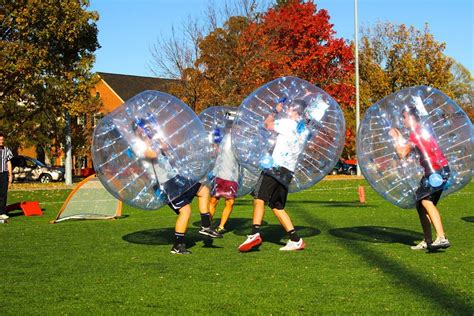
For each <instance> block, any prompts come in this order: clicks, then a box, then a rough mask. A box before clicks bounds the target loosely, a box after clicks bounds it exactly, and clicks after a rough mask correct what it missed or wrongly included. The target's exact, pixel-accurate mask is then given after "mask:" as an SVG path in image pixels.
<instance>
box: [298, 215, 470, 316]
mask: <svg viewBox="0 0 474 316" xmlns="http://www.w3.org/2000/svg"><path fill="white" fill-rule="evenodd" d="M306 216H307V217H308V218H311V222H312V224H313V225H317V226H318V227H320V228H321V229H323V230H327V231H329V232H331V233H332V234H333V235H334V236H337V235H342V236H344V237H343V238H335V239H333V240H334V241H335V242H336V243H338V244H340V246H342V247H344V248H346V249H347V250H348V251H350V252H352V253H354V254H356V255H358V256H360V257H361V259H362V260H364V261H365V262H366V263H367V264H368V265H369V266H373V267H376V268H378V269H380V270H381V271H383V273H384V274H386V275H389V276H390V277H391V278H393V279H394V280H397V281H398V282H397V283H398V284H399V286H401V287H403V288H405V289H406V290H408V291H410V292H412V293H413V294H415V295H417V296H419V297H420V302H422V301H423V300H426V301H429V302H430V303H432V304H434V305H436V306H438V307H439V308H440V309H442V310H443V311H444V312H445V313H446V314H453V315H472V314H473V311H474V309H473V307H472V306H471V305H470V304H469V302H470V300H469V298H468V297H467V294H464V293H460V292H459V291H456V290H455V289H452V288H450V287H449V286H447V285H446V284H441V283H437V282H436V281H435V280H433V279H432V278H431V277H430V275H429V273H420V272H415V271H413V270H411V269H410V268H407V267H406V266H403V265H402V264H401V263H400V262H398V261H397V260H395V259H392V258H391V257H389V256H387V255H385V254H383V253H381V252H380V251H378V250H374V249H370V248H368V246H367V243H362V242H358V241H359V240H364V239H367V238H368V237H369V236H370V237H371V238H377V239H379V240H394V241H395V242H400V241H401V242H402V243H404V242H408V241H410V240H413V238H414V237H415V236H419V235H417V234H416V235H412V232H410V231H404V230H399V229H393V228H387V227H385V229H388V231H387V230H383V229H384V227H369V228H367V227H355V229H354V227H352V228H349V229H336V228H333V227H331V225H330V224H329V223H328V222H326V221H325V220H323V219H321V218H317V217H315V216H314V215H313V214H309V213H306ZM381 228H382V231H380V229H381ZM407 232H408V233H407ZM354 235H355V236H358V237H355V236H354ZM338 237H339V236H338ZM346 237H347V238H346ZM353 237H355V238H353ZM370 237H369V238H370ZM400 237H401V239H397V238H400ZM416 238H417V237H416ZM407 251H410V250H409V249H407ZM435 253H436V252H435ZM431 254H432V253H431Z"/></svg>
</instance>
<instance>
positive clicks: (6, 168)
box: [0, 133, 13, 219]
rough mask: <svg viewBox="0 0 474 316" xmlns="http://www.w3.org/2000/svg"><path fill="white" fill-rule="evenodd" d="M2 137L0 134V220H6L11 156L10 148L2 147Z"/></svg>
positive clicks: (11, 178) (10, 180)
mask: <svg viewBox="0 0 474 316" xmlns="http://www.w3.org/2000/svg"><path fill="white" fill-rule="evenodd" d="M4 138H5V137H4V136H3V134H2V133H0V219H8V215H7V214H6V206H7V194H8V186H9V185H10V183H12V181H13V173H12V163H11V161H10V160H11V159H12V158H13V154H12V152H11V150H10V148H8V147H6V146H5V145H4V143H3V142H4Z"/></svg>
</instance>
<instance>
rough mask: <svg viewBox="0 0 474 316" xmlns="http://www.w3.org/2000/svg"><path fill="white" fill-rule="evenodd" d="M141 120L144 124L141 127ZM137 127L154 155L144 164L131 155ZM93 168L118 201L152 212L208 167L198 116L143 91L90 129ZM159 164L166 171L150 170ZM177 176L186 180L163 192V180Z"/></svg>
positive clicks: (160, 94) (166, 97) (172, 101)
mask: <svg viewBox="0 0 474 316" xmlns="http://www.w3.org/2000/svg"><path fill="white" fill-rule="evenodd" d="M144 122H145V123H144ZM137 125H138V126H139V127H140V128H143V135H144V138H146V139H147V140H146V141H147V142H148V143H149V144H150V146H151V147H152V150H153V151H154V152H155V153H157V154H158V159H154V160H153V161H150V160H149V159H143V157H142V156H141V155H139V154H137V150H136V148H139V147H140V146H138V144H140V141H141V140H140V139H139V137H138V136H137V133H136V130H137ZM92 157H93V163H94V169H95V171H96V173H97V175H98V177H99V179H100V181H101V182H102V184H103V185H104V186H105V187H106V188H107V190H108V191H109V192H110V193H112V194H113V195H114V196H115V197H116V198H118V199H120V200H122V201H123V202H125V203H127V204H129V205H131V206H134V207H138V208H141V209H145V210H155V209H158V208H160V207H161V206H163V205H166V204H167V203H168V202H170V201H172V200H173V199H174V198H176V197H178V196H179V195H180V194H182V193H184V192H185V191H186V190H187V189H189V188H190V187H191V186H192V185H193V184H195V183H197V182H198V181H199V180H200V179H201V178H203V177H204V176H205V175H206V174H207V173H208V172H209V170H210V168H211V154H210V151H209V146H208V139H207V133H206V130H205V129H204V126H203V124H202V122H201V120H200V119H199V118H198V116H197V115H196V114H195V113H194V112H193V111H192V110H191V109H190V108H189V107H188V106H187V105H186V104H185V103H183V102H182V101H181V100H179V99H178V98H176V97H174V96H172V95H169V94H166V93H163V92H159V91H144V92H142V93H140V94H138V95H136V96H134V97H133V98H131V99H130V100H128V101H126V102H125V103H124V104H122V105H121V106H119V107H118V108H116V109H115V110H114V111H112V112H111V113H109V114H108V115H106V116H105V117H104V118H102V120H101V121H100V122H99V124H98V125H97V126H96V127H95V130H94V134H93V143H92ZM157 161H162V162H165V166H167V168H159V167H155V166H157V165H158V164H159V163H160V162H157ZM176 175H179V176H181V177H182V178H184V179H186V180H187V181H186V182H185V184H183V185H181V186H179V187H178V188H177V189H175V190H174V191H173V192H163V182H164V180H163V181H161V183H160V181H158V179H165V180H166V179H168V178H170V177H173V176H176Z"/></svg>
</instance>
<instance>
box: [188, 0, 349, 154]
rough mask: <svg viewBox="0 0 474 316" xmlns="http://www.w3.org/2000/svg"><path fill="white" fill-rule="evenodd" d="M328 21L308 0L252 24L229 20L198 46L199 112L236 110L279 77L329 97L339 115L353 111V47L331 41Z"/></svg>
mask: <svg viewBox="0 0 474 316" xmlns="http://www.w3.org/2000/svg"><path fill="white" fill-rule="evenodd" d="M329 19H330V16H329V13H328V12H327V11H326V10H317V7H316V4H314V3H313V2H312V1H308V2H303V1H299V0H289V1H286V2H284V3H280V4H278V5H276V6H274V7H273V8H270V9H269V10H267V11H266V12H264V13H262V14H260V15H259V16H258V17H257V18H256V19H254V20H250V19H248V18H245V17H231V18H229V19H228V20H227V22H226V23H225V24H224V26H223V27H222V28H217V29H215V30H214V31H213V32H211V33H210V34H209V35H207V36H206V37H204V38H203V39H202V40H201V41H200V42H199V58H198V59H197V61H196V65H195V66H196V68H197V69H199V71H200V73H201V76H195V77H194V78H196V79H197V80H200V85H201V86H202V87H204V88H203V89H202V90H201V95H200V96H201V99H200V103H201V104H199V106H198V108H200V109H202V108H205V107H206V106H210V105H217V104H227V105H238V104H239V103H240V102H241V101H242V100H243V98H244V97H245V96H246V95H248V94H249V93H251V92H252V91H253V90H255V89H256V88H257V87H259V86H261V85H263V84H265V83H266V82H269V81H271V80H273V79H275V78H277V77H281V76H296V77H299V78H301V79H305V80H307V81H309V82H311V83H313V84H315V85H317V86H319V87H321V88H322V89H324V90H325V91H326V92H328V93H329V94H330V95H331V96H332V97H333V98H334V99H336V101H337V102H338V103H339V104H340V105H341V107H342V108H343V110H345V109H349V108H352V107H353V105H354V99H353V96H354V85H353V75H354V63H353V48H352V46H351V45H350V44H348V43H347V42H346V41H345V40H344V39H342V38H336V37H335V31H334V30H333V25H332V24H331V23H330V22H329ZM345 112H347V111H345ZM348 113H353V111H349V112H348ZM349 121H350V119H349ZM353 125H354V124H348V127H349V129H348V132H347V133H346V136H347V137H346V141H347V144H346V145H348V146H347V147H348V148H349V152H348V153H346V154H351V153H353V152H354V149H355V148H354V136H355V131H354V130H352V129H353V128H354V127H353Z"/></svg>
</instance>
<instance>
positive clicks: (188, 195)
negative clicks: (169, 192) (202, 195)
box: [165, 181, 201, 215]
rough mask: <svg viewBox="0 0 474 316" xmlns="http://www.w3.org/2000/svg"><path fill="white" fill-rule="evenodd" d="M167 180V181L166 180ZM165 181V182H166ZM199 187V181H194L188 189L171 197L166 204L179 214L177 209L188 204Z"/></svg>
mask: <svg viewBox="0 0 474 316" xmlns="http://www.w3.org/2000/svg"><path fill="white" fill-rule="evenodd" d="M167 182H168V181H167ZM167 182H165V184H166V183H167ZM200 188H201V183H199V182H197V183H195V184H194V185H193V186H192V187H191V188H190V189H189V190H187V191H186V192H184V193H183V194H181V195H180V196H178V197H177V198H175V199H173V200H172V201H171V202H170V203H168V206H169V207H170V208H171V209H172V210H173V211H174V212H175V213H176V214H178V215H179V210H180V209H181V208H182V207H184V206H186V205H188V204H191V202H192V201H193V199H194V197H195V196H196V194H197V193H198V191H199V189H200Z"/></svg>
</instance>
